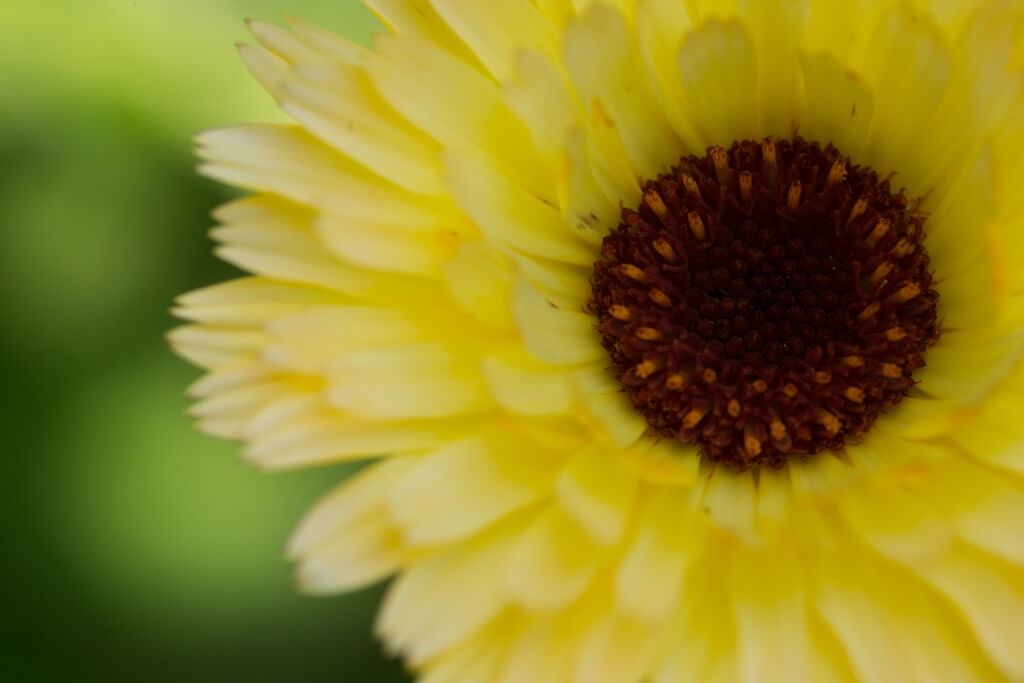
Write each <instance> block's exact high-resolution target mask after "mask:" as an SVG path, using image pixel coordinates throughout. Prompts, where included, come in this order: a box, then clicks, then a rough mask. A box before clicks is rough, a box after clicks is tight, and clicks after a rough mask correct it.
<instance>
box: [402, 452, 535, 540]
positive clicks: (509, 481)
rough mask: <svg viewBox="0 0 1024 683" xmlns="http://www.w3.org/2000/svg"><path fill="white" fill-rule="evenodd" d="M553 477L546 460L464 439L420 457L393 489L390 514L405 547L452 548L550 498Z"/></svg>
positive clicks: (529, 454) (533, 455) (530, 454)
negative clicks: (527, 507) (458, 542)
mask: <svg viewBox="0 0 1024 683" xmlns="http://www.w3.org/2000/svg"><path fill="white" fill-rule="evenodd" d="M517 446H518V448H517ZM554 475H555V466H554V464H553V463H550V462H549V461H548V459H547V457H546V456H540V455H538V454H534V453H524V452H522V444H521V443H517V442H511V443H507V444H501V443H498V442H497V440H496V439H494V438H491V439H485V438H479V437H478V438H474V439H468V440H464V441H460V442H458V443H455V444H452V445H450V446H445V447H444V448H442V449H440V450H438V451H435V452H433V453H429V454H427V455H425V456H423V457H422V458H421V459H420V461H419V462H418V463H417V465H416V466H415V467H413V468H411V469H410V470H408V471H407V473H406V475H405V476H404V477H403V478H402V479H401V481H399V482H398V483H397V485H396V486H394V488H393V490H392V492H391V493H390V494H389V496H388V503H389V506H390V508H389V509H390V511H391V516H392V518H393V519H394V521H395V524H396V525H397V526H398V527H399V528H400V529H401V531H402V534H403V538H404V540H405V541H406V543H408V544H410V545H419V546H422V545H432V544H447V543H453V542H456V541H461V540H464V539H465V538H467V537H469V536H471V535H473V534H475V533H478V532H479V531H481V530H483V529H485V528H487V527H488V526H490V525H491V524H494V523H495V522H497V521H498V520H500V519H502V518H503V517H505V516H507V515H509V514H510V513H512V512H513V511H515V510H517V509H519V508H522V507H524V506H526V505H529V504H530V503H533V502H535V501H537V500H540V499H541V498H543V497H545V496H547V495H550V492H551V486H552V480H553V479H554Z"/></svg>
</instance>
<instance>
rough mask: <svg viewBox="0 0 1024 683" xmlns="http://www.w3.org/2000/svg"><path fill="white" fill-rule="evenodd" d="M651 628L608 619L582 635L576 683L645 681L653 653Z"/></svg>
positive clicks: (612, 617)
mask: <svg viewBox="0 0 1024 683" xmlns="http://www.w3.org/2000/svg"><path fill="white" fill-rule="evenodd" d="M653 641H654V633H653V631H652V630H651V628H650V626H648V625H646V624H640V623H637V622H631V621H627V620H623V619H619V618H616V617H614V616H607V617H605V618H603V619H600V620H598V621H597V622H596V623H594V624H593V625H592V626H591V627H590V628H589V629H588V630H587V632H586V633H585V634H584V635H583V638H582V642H581V644H580V653H579V658H578V660H577V663H576V677H575V679H574V680H575V682H576V683H623V682H624V681H640V680H643V678H644V676H645V674H646V673H647V669H648V668H649V667H650V663H651V659H652V657H653V651H654V642H653Z"/></svg>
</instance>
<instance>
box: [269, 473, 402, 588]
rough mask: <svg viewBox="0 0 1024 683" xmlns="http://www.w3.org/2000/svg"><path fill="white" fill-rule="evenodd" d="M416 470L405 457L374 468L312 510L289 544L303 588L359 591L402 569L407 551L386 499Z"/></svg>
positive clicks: (330, 495)
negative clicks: (389, 511)
mask: <svg viewBox="0 0 1024 683" xmlns="http://www.w3.org/2000/svg"><path fill="white" fill-rule="evenodd" d="M411 465H412V461H411V460H409V459H403V458H396V459H392V460H388V461H385V462H382V463H379V464H376V465H372V466H370V467H368V468H367V469H365V470H364V471H362V472H360V473H359V474H358V475H356V476H353V477H352V478H350V479H349V480H347V481H346V482H345V483H343V484H342V485H341V486H339V487H338V488H336V489H335V490H334V491H332V492H331V493H329V494H328V495H327V496H325V497H324V498H323V500H321V501H320V502H319V503H317V505H316V507H314V508H313V509H312V510H310V512H309V513H308V514H307V515H306V516H305V518H303V520H302V522H301V524H299V526H298V528H297V529H296V530H295V532H294V533H293V534H292V537H291V539H290V540H289V542H288V554H289V556H290V557H292V558H293V559H296V560H298V561H299V566H298V569H297V578H298V581H299V584H300V586H302V587H303V588H304V589H305V590H309V591H313V592H317V593H328V592H336V591H343V590H353V589H357V588H360V587H362V586H365V585H368V584H371V583H375V582H376V581H379V580H380V579H382V578H384V577H386V576H387V575H388V574H391V573H393V572H394V571H396V570H397V569H398V567H399V566H400V563H401V560H402V557H403V554H402V548H401V544H400V543H399V542H398V534H397V533H396V532H395V531H394V529H393V528H392V527H391V526H390V524H389V522H388V517H387V514H386V505H385V499H386V497H387V495H388V493H389V492H390V490H391V487H392V486H393V485H394V484H395V483H396V482H397V481H398V480H399V479H400V478H401V477H402V476H403V475H404V473H405V472H407V471H408V470H409V467H410V466H411Z"/></svg>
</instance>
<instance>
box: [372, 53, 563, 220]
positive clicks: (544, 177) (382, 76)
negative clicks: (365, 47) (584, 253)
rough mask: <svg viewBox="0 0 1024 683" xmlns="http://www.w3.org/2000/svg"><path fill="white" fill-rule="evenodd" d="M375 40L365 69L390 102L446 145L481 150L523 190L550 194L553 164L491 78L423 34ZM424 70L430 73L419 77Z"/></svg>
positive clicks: (547, 195)
mask: <svg viewBox="0 0 1024 683" xmlns="http://www.w3.org/2000/svg"><path fill="white" fill-rule="evenodd" d="M375 43H376V48H377V50H376V52H375V55H374V59H373V60H372V61H371V62H370V64H369V66H368V71H369V74H370V77H371V78H372V79H373V82H374V84H375V85H376V87H377V90H378V91H379V92H380V93H381V95H382V96H383V97H384V99H385V100H387V101H388V102H389V103H390V104H391V106H392V107H394V108H395V109H396V110H398V111H399V112H400V113H401V114H402V115H403V116H405V118H407V119H408V120H410V121H412V122H413V123H414V124H416V125H417V126H418V127H419V128H420V129H422V130H423V131H424V132H426V133H427V134H428V135H430V136H431V137H433V138H434V139H435V140H437V141H438V142H440V143H441V144H442V145H444V146H445V147H446V148H447V149H452V148H465V149H467V150H473V151H475V152H477V153H479V154H482V155H483V156H484V157H485V158H486V159H487V163H488V164H489V165H491V166H493V167H494V168H495V169H497V170H498V171H499V172H500V173H502V174H507V175H508V177H509V178H511V179H512V180H513V181H514V182H515V183H516V184H518V185H519V186H521V187H523V188H525V189H526V190H527V191H528V192H530V193H532V194H534V195H535V196H537V197H542V198H546V199H549V200H554V197H553V196H551V189H552V183H553V180H554V169H553V168H551V167H550V166H547V165H546V164H545V163H544V160H543V157H542V156H541V155H540V154H539V153H538V152H537V150H536V148H535V147H534V146H533V143H532V141H531V139H530V133H529V131H528V130H527V128H526V126H525V125H524V124H523V123H522V122H521V121H520V120H519V119H518V118H516V117H515V115H514V114H513V113H512V112H511V110H510V109H509V108H508V105H506V104H505V102H504V100H502V98H501V91H500V89H499V88H498V86H497V85H496V84H495V83H493V82H491V81H490V80H488V79H487V78H486V77H485V76H484V75H483V74H481V73H479V72H477V71H476V70H474V69H473V68H472V67H471V66H469V65H468V64H466V63H465V62H463V61H460V60H458V59H456V58H455V57H454V56H453V55H452V54H451V53H449V52H447V51H445V50H441V49H439V48H437V47H436V46H434V45H432V44H431V43H429V42H428V41H425V40H423V39H420V38H416V37H414V36H411V35H395V34H390V35H378V36H377V40H376V41H375ZM424 73H429V74H431V77H430V78H423V77H422V74H424ZM455 102H458V106H453V103H455Z"/></svg>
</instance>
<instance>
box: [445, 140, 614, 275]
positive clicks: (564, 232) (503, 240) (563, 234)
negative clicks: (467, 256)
mask: <svg viewBox="0 0 1024 683" xmlns="http://www.w3.org/2000/svg"><path fill="white" fill-rule="evenodd" d="M444 163H445V168H446V170H447V178H448V183H449V185H450V187H451V189H452V193H453V196H454V197H455V199H456V201H457V202H458V203H459V205H460V206H461V207H462V208H463V210H465V212H466V213H467V214H468V215H469V216H470V217H471V218H472V219H473V221H474V222H475V223H476V224H477V225H478V226H479V227H480V230H481V232H483V233H484V234H485V235H486V236H487V237H488V238H489V239H490V240H492V241H493V242H495V243H497V244H500V245H505V246H508V247H512V248H514V249H519V250H521V251H524V252H526V253H528V254H534V255H536V256H540V257H542V258H548V259H553V260H559V261H565V262H567V263H574V264H577V265H581V266H582V265H586V266H589V265H591V264H592V263H593V262H594V261H595V260H596V256H597V254H596V249H595V248H594V247H593V246H592V245H589V244H586V243H585V242H583V241H581V240H579V239H578V238H577V237H576V236H575V235H574V234H573V233H572V232H571V231H570V228H569V226H567V225H566V224H565V221H564V220H563V219H562V216H561V214H560V213H559V211H558V210H557V209H556V208H555V207H554V206H552V205H551V204H550V203H548V202H545V201H544V200H542V199H540V198H538V197H537V196H536V195H534V194H531V193H530V192H529V191H528V190H527V189H526V188H524V187H522V186H519V185H517V184H515V183H514V182H513V181H512V180H510V179H509V178H507V177H505V176H503V175H502V174H501V173H500V172H499V171H498V170H497V169H496V168H494V167H493V166H492V165H491V164H490V163H489V162H488V160H487V159H486V158H485V157H483V156H481V155H479V154H475V153H471V152H469V151H456V150H447V151H446V152H445V154H444Z"/></svg>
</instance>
